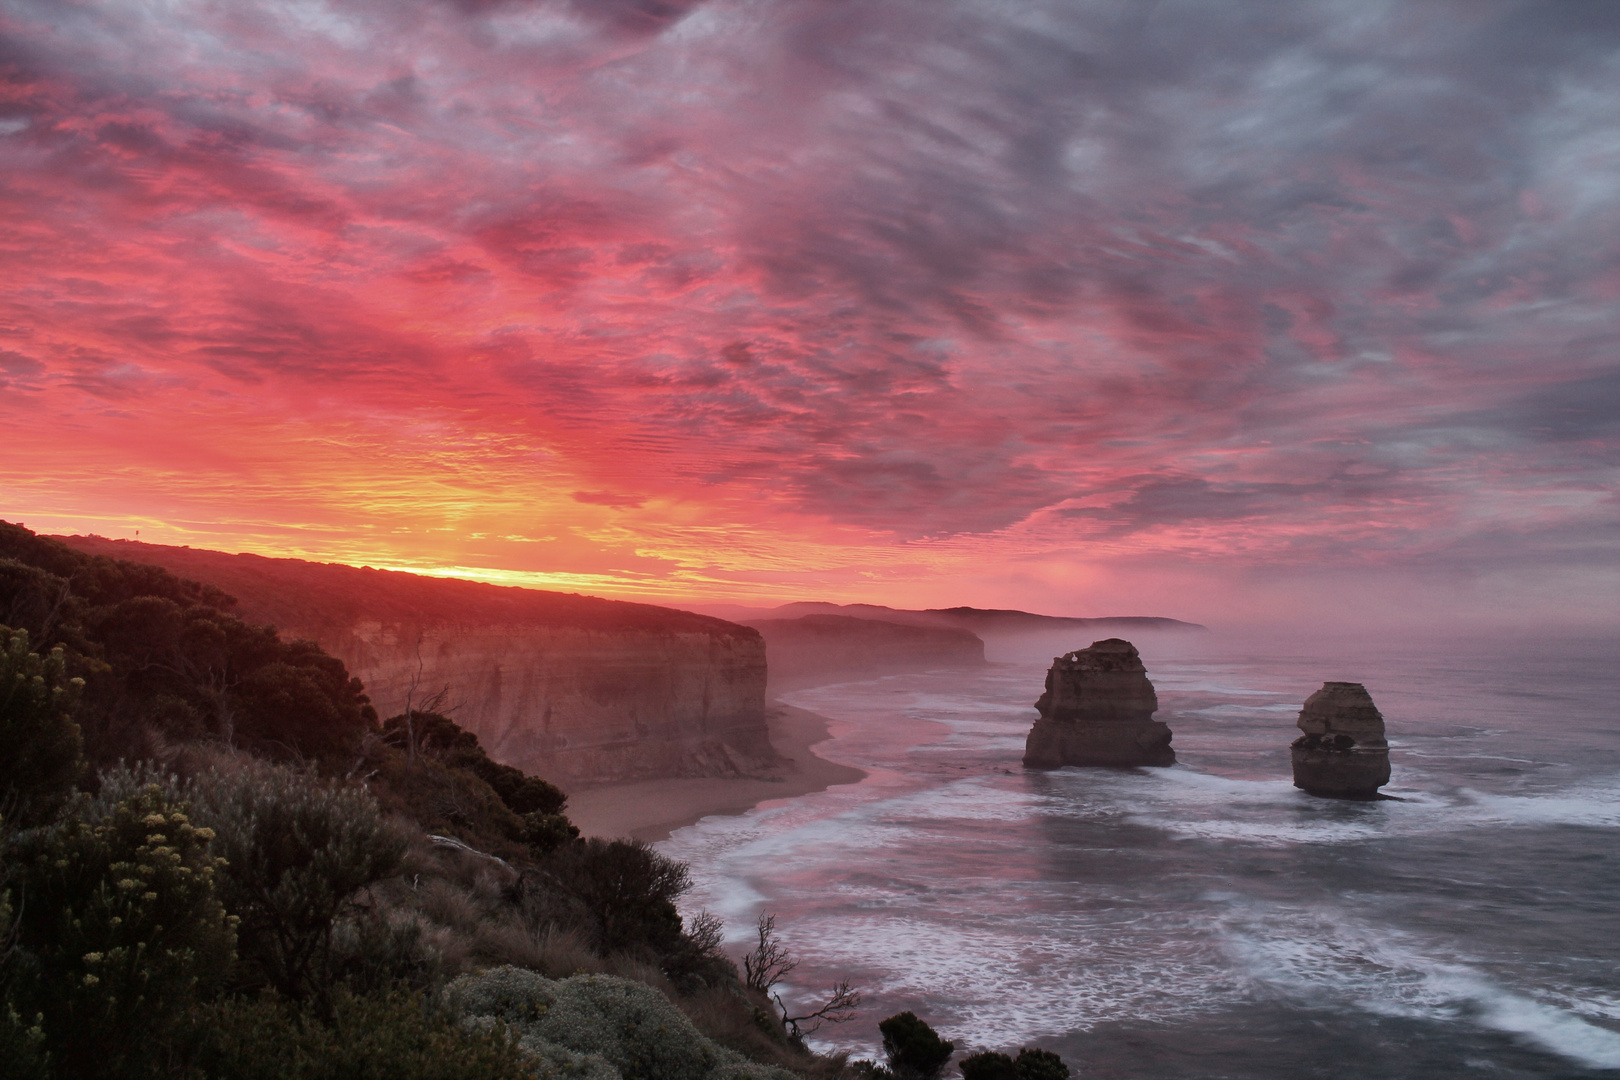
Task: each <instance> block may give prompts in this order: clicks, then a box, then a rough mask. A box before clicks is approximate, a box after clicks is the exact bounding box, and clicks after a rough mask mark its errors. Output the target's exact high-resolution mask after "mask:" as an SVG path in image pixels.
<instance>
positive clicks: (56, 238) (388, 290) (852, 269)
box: [0, 0, 1620, 627]
mask: <svg viewBox="0 0 1620 1080" xmlns="http://www.w3.org/2000/svg"><path fill="white" fill-rule="evenodd" d="M1617 117H1620V4H1616V3H1612V2H1608V0H1594V2H1583V0H1559V2H1550V0H1540V2H1505V0H1459V2H1448V0H1414V2H1404V3H1389V2H1379V0H1342V2H1313V0H1300V2H1295V3H1288V4H1279V3H1274V2H1270V0H1264V2H1254V3H1251V2H1246V0H1205V2H1177V0H1164V2H1153V0H1121V2H1095V0H1019V2H991V0H555V2H548V0H365V2H337V0H207V2H204V0H50V2H37V0H0V424H3V425H4V429H5V434H6V439H5V450H4V466H3V468H0V517H3V518H5V519H6V520H11V521H21V522H24V523H26V524H27V525H28V526H29V527H30V528H33V529H36V530H38V531H43V532H52V533H75V532H77V533H98V534H100V535H104V536H112V537H118V538H125V537H130V538H133V537H135V536H136V534H137V531H138V532H139V538H140V539H142V540H146V541H151V542H156V543H173V544H190V545H192V546H197V547H210V548H218V549H222V550H227V551H253V552H258V553H261V554H267V555H295V556H298V557H303V558H313V559H320V560H326V561H340V562H348V563H353V564H365V565H374V566H386V567H393V568H409V569H416V570H419V571H427V572H434V573H450V574H461V575H467V576H474V577H481V578H484V579H486V580H496V581H503V582H507V583H514V584H530V585H534V586H537V587H547V588H562V589H566V590H568V591H580V592H587V593H594V594H598V595H604V596H617V597H639V598H646V599H653V600H656V601H660V602H668V603H677V604H683V603H696V602H699V601H702V600H710V601H721V600H724V601H738V602H743V603H758V604H764V603H771V602H777V601H782V600H797V599H817V600H837V601H861V602H870V603H887V604H894V605H897V606H944V605H954V604H974V605H978V606H993V607H1020V608H1024V609H1026V610H1034V611H1042V612H1047V613H1050V614H1067V615H1123V614H1136V615H1163V616H1170V617H1177V618H1186V619H1193V620H1196V621H1202V622H1207V623H1212V624H1219V623H1222V622H1223V621H1225V622H1230V621H1233V620H1240V621H1241V620H1251V621H1272V622H1282V623H1288V622H1294V623H1311V622H1331V621H1334V620H1338V621H1340V622H1345V623H1358V624H1362V625H1366V626H1373V627H1376V626H1378V625H1381V624H1385V623H1389V624H1394V623H1419V624H1422V623H1432V622H1438V623H1441V624H1447V625H1455V624H1457V623H1459V622H1462V623H1467V624H1470V625H1474V624H1479V625H1483V624H1487V623H1489V624H1500V625H1503V626H1529V625H1532V624H1535V625H1542V624H1547V625H1552V624H1559V623H1562V622H1573V623H1577V624H1582V625H1593V626H1599V625H1604V626H1613V625H1614V624H1615V623H1616V622H1617V621H1620V614H1617V613H1620V499H1617V495H1616V491H1617V489H1620V485H1617V481H1620V120H1617V119H1616V118H1617Z"/></svg>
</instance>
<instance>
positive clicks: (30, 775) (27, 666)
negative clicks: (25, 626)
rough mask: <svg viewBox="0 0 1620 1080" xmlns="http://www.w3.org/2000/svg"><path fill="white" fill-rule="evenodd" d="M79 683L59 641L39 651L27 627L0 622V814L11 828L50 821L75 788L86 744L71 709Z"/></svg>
mask: <svg viewBox="0 0 1620 1080" xmlns="http://www.w3.org/2000/svg"><path fill="white" fill-rule="evenodd" d="M83 689H84V680H83V679H69V678H68V677H67V662H66V660H65V659H64V658H63V653H62V647H61V646H60V645H58V646H57V647H56V648H54V649H52V650H51V652H50V654H49V655H48V656H40V655H39V654H38V653H36V652H31V651H29V647H28V631H26V630H12V629H11V628H10V627H6V626H0V747H3V748H4V753H0V818H4V820H5V822H6V823H7V824H8V825H10V826H11V827H12V828H23V829H26V828H31V827H33V826H37V825H45V824H48V823H49V822H50V821H51V820H52V819H54V818H55V817H56V815H57V813H58V812H59V811H60V810H61V809H62V807H63V806H64V805H65V804H66V802H67V799H68V796H69V795H71V794H72V793H73V786H74V785H75V784H76V783H77V782H78V780H79V775H80V773H82V772H83V771H84V761H83V758H82V757H81V753H82V751H83V748H84V744H83V740H82V739H81V738H80V735H79V725H77V724H75V723H74V722H73V717H72V715H71V713H72V710H73V706H74V703H75V702H76V701H77V700H78V697H79V695H80V693H81V692H82V691H83Z"/></svg>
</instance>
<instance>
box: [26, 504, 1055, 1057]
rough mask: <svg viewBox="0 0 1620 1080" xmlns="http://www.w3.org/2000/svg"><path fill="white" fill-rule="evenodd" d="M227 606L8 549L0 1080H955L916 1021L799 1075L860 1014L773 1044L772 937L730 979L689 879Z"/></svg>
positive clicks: (125, 571)
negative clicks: (383, 718)
mask: <svg viewBox="0 0 1620 1080" xmlns="http://www.w3.org/2000/svg"><path fill="white" fill-rule="evenodd" d="M233 606H234V604H233V601H232V600H231V598H230V597H228V596H226V595H224V594H223V593H221V592H219V591H218V590H217V589H211V588H209V587H207V586H203V585H198V584H196V583H194V582H189V581H185V580H182V579H180V578H177V577H174V576H173V575H171V574H169V573H167V572H166V571H163V570H161V569H158V568H156V567H149V566H142V565H138V564H133V563H128V562H119V561H116V560H112V559H108V558H106V557H105V556H98V555H88V554H84V553H81V552H77V551H73V550H71V549H69V548H67V547H65V546H64V545H62V544H60V543H57V542H55V541H52V540H49V539H47V538H42V537H38V536H35V535H34V534H33V533H31V532H29V531H28V530H26V529H23V528H21V527H20V526H15V525H8V524H5V523H3V522H0V745H3V746H4V747H5V750H6V753H5V755H3V756H0V1075H5V1076H7V1077H17V1078H37V1080H55V1078H68V1077H71V1078H73V1080H80V1078H83V1080H93V1078H99V1077H105V1078H109V1080H111V1078H120V1080H122V1078H136V1077H140V1078H147V1077H160V1076H161V1077H196V1078H202V1077H217V1078H220V1080H238V1078H240V1080H249V1078H252V1080H257V1078H264V1080H283V1078H289V1080H290V1078H294V1077H297V1078H305V1077H307V1078H316V1077H329V1076H344V1077H357V1078H362V1080H363V1078H366V1077H372V1076H375V1077H378V1078H379V1080H380V1078H382V1077H388V1078H390V1080H414V1078H421V1080H430V1078H431V1080H438V1078H445V1080H448V1078H450V1077H455V1078H457V1080H485V1078H488V1080H505V1078H509V1077H520V1076H541V1077H552V1076H557V1077H561V1076H568V1077H576V1078H581V1080H642V1078H645V1080H653V1078H654V1077H658V1078H663V1077H670V1076H680V1077H689V1078H690V1080H787V1078H788V1077H790V1076H793V1075H795V1074H797V1075H800V1076H829V1077H830V1076H834V1075H839V1074H863V1073H864V1074H867V1075H873V1076H883V1075H885V1074H892V1075H893V1076H895V1077H899V1078H904V1080H926V1078H927V1077H928V1076H931V1075H934V1074H937V1072H938V1071H939V1067H941V1066H943V1064H944V1060H945V1059H948V1058H949V1056H950V1049H951V1044H949V1043H946V1042H943V1041H942V1040H939V1039H938V1038H937V1036H933V1032H932V1029H930V1028H928V1027H927V1025H926V1024H923V1023H922V1022H921V1021H918V1020H916V1018H915V1017H913V1016H911V1014H909V1013H908V1014H902V1015H901V1017H893V1018H890V1020H889V1021H885V1022H884V1036H885V1045H886V1046H887V1045H888V1044H889V1042H890V1041H891V1039H890V1036H891V1032H890V1028H891V1027H894V1026H895V1025H896V1024H897V1023H898V1024H899V1025H900V1027H903V1028H904V1029H905V1030H904V1032H903V1033H902V1034H903V1037H902V1036H901V1035H896V1036H895V1046H894V1047H891V1048H890V1052H889V1064H888V1065H887V1066H880V1065H874V1064H872V1063H855V1064H854V1065H849V1064H847V1063H846V1062H845V1060H844V1058H843V1057H842V1056H832V1057H825V1056H818V1055H815V1054H813V1053H810V1052H809V1051H808V1050H807V1049H806V1047H805V1045H804V1041H803V1035H804V1034H806V1033H807V1032H808V1031H813V1030H814V1025H815V1024H818V1023H821V1022H826V1021H838V1020H842V1019H847V1018H848V1016H849V1015H850V1014H851V1013H852V1011H853V1007H854V1006H855V1005H856V1004H857V1003H858V1001H859V995H858V994H855V993H854V991H853V990H852V989H851V988H850V987H849V985H848V984H847V983H845V984H840V985H839V986H838V987H835V988H834V991H833V994H832V996H831V997H830V998H829V1000H828V1001H827V1002H826V1003H825V1004H824V1005H822V1006H821V1007H820V1008H812V1009H811V1010H810V1012H809V1013H808V1015H803V1016H791V1015H789V1010H788V1008H787V1006H786V1005H785V1004H784V1003H783V1002H782V1001H781V999H780V997H776V996H775V995H774V994H773V992H772V991H773V987H774V986H775V985H776V984H777V983H778V982H779V981H780V978H781V976H782V975H783V974H785V973H786V971H788V970H790V969H791V966H792V960H791V958H790V957H789V956H788V955H787V953H786V951H785V949H783V948H782V946H781V944H780V942H779V941H778V940H777V939H776V937H775V932H774V921H773V920H770V919H769V918H768V917H766V918H762V920H761V922H760V926H759V945H758V946H757V948H756V949H755V951H754V952H753V953H751V954H750V956H749V958H748V962H747V974H746V977H745V976H743V975H740V974H739V972H738V970H737V968H736V967H735V965H733V964H732V962H731V961H730V960H729V959H727V958H726V956H725V955H724V954H723V953H722V952H721V951H720V947H719V946H720V940H721V933H720V926H719V923H718V920H715V919H713V918H712V917H710V916H707V915H700V916H699V917H697V918H695V919H694V920H692V922H691V923H690V924H686V923H683V921H682V919H681V916H680V914H679V912H678V910H677V908H676V901H677V900H678V899H679V898H680V896H681V895H682V894H683V893H684V892H685V891H686V889H687V887H688V877H687V870H686V867H685V866H683V865H681V864H679V863H676V862H673V861H671V860H669V859H668V858H666V857H664V856H662V855H660V854H659V853H657V852H656V851H654V850H652V849H651V848H650V847H648V846H647V845H645V844H643V843H640V842H634V841H617V840H615V841H609V840H602V839H598V838H591V839H581V838H580V837H579V835H578V830H577V829H576V828H574V826H573V825H572V824H571V823H570V822H569V821H568V819H567V816H566V806H567V799H566V796H565V795H564V793H563V792H562V791H560V790H559V789H558V788H556V787H555V786H554V785H552V784H550V783H548V782H547V781H545V780H543V779H541V778H538V777H532V776H526V775H525V774H523V773H522V772H521V771H520V770H517V769H513V768H511V767H509V766H506V765H503V764H501V763H499V762H495V761H493V760H492V759H490V758H489V756H488V755H487V754H486V753H485V752H484V751H483V749H482V747H481V746H480V745H479V743H478V740H477V738H476V736H474V735H473V734H472V733H470V732H467V731H464V730H462V729H461V728H460V726H459V725H457V724H456V723H455V722H454V720H453V719H451V718H450V717H448V716H445V715H443V714H441V713H437V712H434V711H431V710H430V709H421V710H413V711H411V712H410V713H409V714H407V715H402V716H397V717H393V718H391V719H390V720H388V721H387V722H386V723H379V721H378V718H377V716H376V713H375V711H374V710H373V709H372V707H371V704H370V702H369V701H368V700H367V698H366V695H365V692H364V688H363V687H362V686H361V685H360V683H359V682H358V681H357V680H355V679H352V678H350V677H349V675H348V672H347V671H346V670H345V668H344V665H343V664H342V663H341V662H340V661H338V660H336V659H335V658H333V657H331V656H328V655H326V654H325V653H324V652H323V651H322V650H321V649H320V648H319V647H318V646H316V645H315V644H314V643H312V642H307V641H293V642H283V641H282V640H281V639H280V637H279V635H278V634H277V633H276V631H275V630H274V629H273V628H271V627H268V626H254V625H250V624H249V623H247V622H245V621H243V620H242V619H240V618H238V617H237V616H236V615H234V614H232V611H231V609H232V608H233ZM907 1017H909V1020H906V1019H905V1018H907ZM895 1030H896V1031H897V1032H898V1031H900V1028H899V1027H897V1028H895ZM928 1037H933V1041H932V1042H930V1041H929V1038H928ZM941 1047H943V1057H941V1053H940V1051H941ZM924 1058H927V1061H926V1062H924V1061H923V1059H924ZM936 1059H938V1060H936ZM1009 1060H1011V1059H1009ZM1023 1061H1024V1058H1023V1056H1022V1055H1021V1056H1020V1058H1019V1063H1022V1062H1023ZM929 1063H932V1064H929ZM924 1065H926V1066H927V1068H925V1067H923V1066H924ZM929 1069H932V1072H930V1071H929ZM1019 1080H1049V1078H1048V1077H1047V1075H1046V1074H1044V1073H1040V1074H1037V1073H1030V1074H1029V1075H1028V1076H1025V1075H1024V1073H1022V1072H1021V1073H1019Z"/></svg>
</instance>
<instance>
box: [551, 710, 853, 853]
mask: <svg viewBox="0 0 1620 1080" xmlns="http://www.w3.org/2000/svg"><path fill="white" fill-rule="evenodd" d="M828 722H829V721H828V719H827V717H825V716H822V715H821V714H820V713H814V712H811V711H810V710H809V709H800V708H797V707H796V706H793V705H786V704H783V703H782V702H781V701H775V700H773V701H771V702H769V703H767V705H766V724H767V726H768V730H769V733H770V740H771V747H772V748H773V749H774V750H775V751H776V752H777V754H778V755H779V756H780V757H781V759H782V760H781V762H780V764H779V766H778V768H777V769H776V770H775V773H776V775H774V776H772V777H770V778H756V777H718V776H694V777H664V778H660V779H655V780H627V781H622V782H620V783H613V784H597V785H592V786H590V787H585V788H580V789H578V790H577V791H571V792H569V794H568V807H567V809H566V810H564V811H563V813H565V814H567V815H568V818H569V820H571V821H572V822H573V823H574V824H575V825H578V826H579V831H580V835H582V836H600V837H605V838H609V839H613V838H623V837H630V838H633V839H636V840H645V841H647V842H648V843H657V842H658V841H660V840H667V839H669V834H670V833H672V832H674V831H675V830H676V829H680V828H685V827H686V826H687V825H694V824H696V823H697V822H699V821H701V820H702V819H703V818H706V817H710V816H712V815H716V814H745V813H747V812H748V811H749V810H752V809H753V808H754V807H756V806H758V805H759V804H761V803H764V802H769V801H771V800H772V799H791V798H796V797H797V796H800V795H809V794H812V793H813V792H817V791H825V790H826V789H828V788H830V787H836V786H838V785H841V784H853V783H857V782H858V781H860V780H862V779H864V778H865V777H866V772H865V770H863V769H857V768H855V767H853V766H850V765H840V764H838V763H837V762H833V761H828V760H827V759H825V758H823V757H819V756H818V755H817V754H816V753H815V752H814V751H813V750H812V749H811V747H813V746H815V745H816V744H818V743H822V742H825V741H826V740H827V739H828V738H829V737H830V736H829V734H828V729H827V724H828Z"/></svg>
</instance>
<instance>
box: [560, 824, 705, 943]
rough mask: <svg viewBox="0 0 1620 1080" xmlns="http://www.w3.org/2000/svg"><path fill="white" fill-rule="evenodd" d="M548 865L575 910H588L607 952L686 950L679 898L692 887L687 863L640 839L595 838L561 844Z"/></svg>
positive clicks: (592, 927) (591, 927)
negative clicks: (674, 858) (665, 854)
mask: <svg viewBox="0 0 1620 1080" xmlns="http://www.w3.org/2000/svg"><path fill="white" fill-rule="evenodd" d="M546 869H547V870H548V871H549V874H550V878H551V880H552V881H554V882H556V883H557V884H558V885H560V887H561V888H562V889H563V890H564V891H565V892H566V894H567V895H568V897H570V898H572V899H573V900H574V901H576V903H577V907H576V909H575V910H579V911H583V912H584V913H585V915H586V917H587V918H588V920H589V930H590V931H591V933H592V936H593V938H594V944H595V945H596V947H597V948H598V949H599V950H601V951H602V952H603V953H611V952H617V951H625V950H629V951H644V952H649V953H651V954H653V955H657V956H665V955H671V954H675V953H679V952H680V951H681V950H682V945H683V937H682V934H681V916H680V912H678V911H677V910H676V909H675V901H676V900H677V899H678V898H679V897H680V896H681V894H682V893H684V892H686V890H687V889H688V888H690V887H691V879H690V877H689V876H688V872H687V869H686V866H685V864H683V863H679V862H676V861H675V860H673V859H671V858H668V857H667V856H664V855H660V854H659V853H658V852H656V851H654V850H653V849H652V848H651V847H650V846H649V845H648V844H646V843H645V842H643V841H640V840H603V839H601V838H600V837H592V838H590V839H589V840H586V841H584V842H583V843H577V844H570V845H567V846H565V847H562V848H559V849H558V850H557V851H556V852H555V853H554V854H553V855H552V857H551V858H550V859H549V860H548V861H547V863H546Z"/></svg>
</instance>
